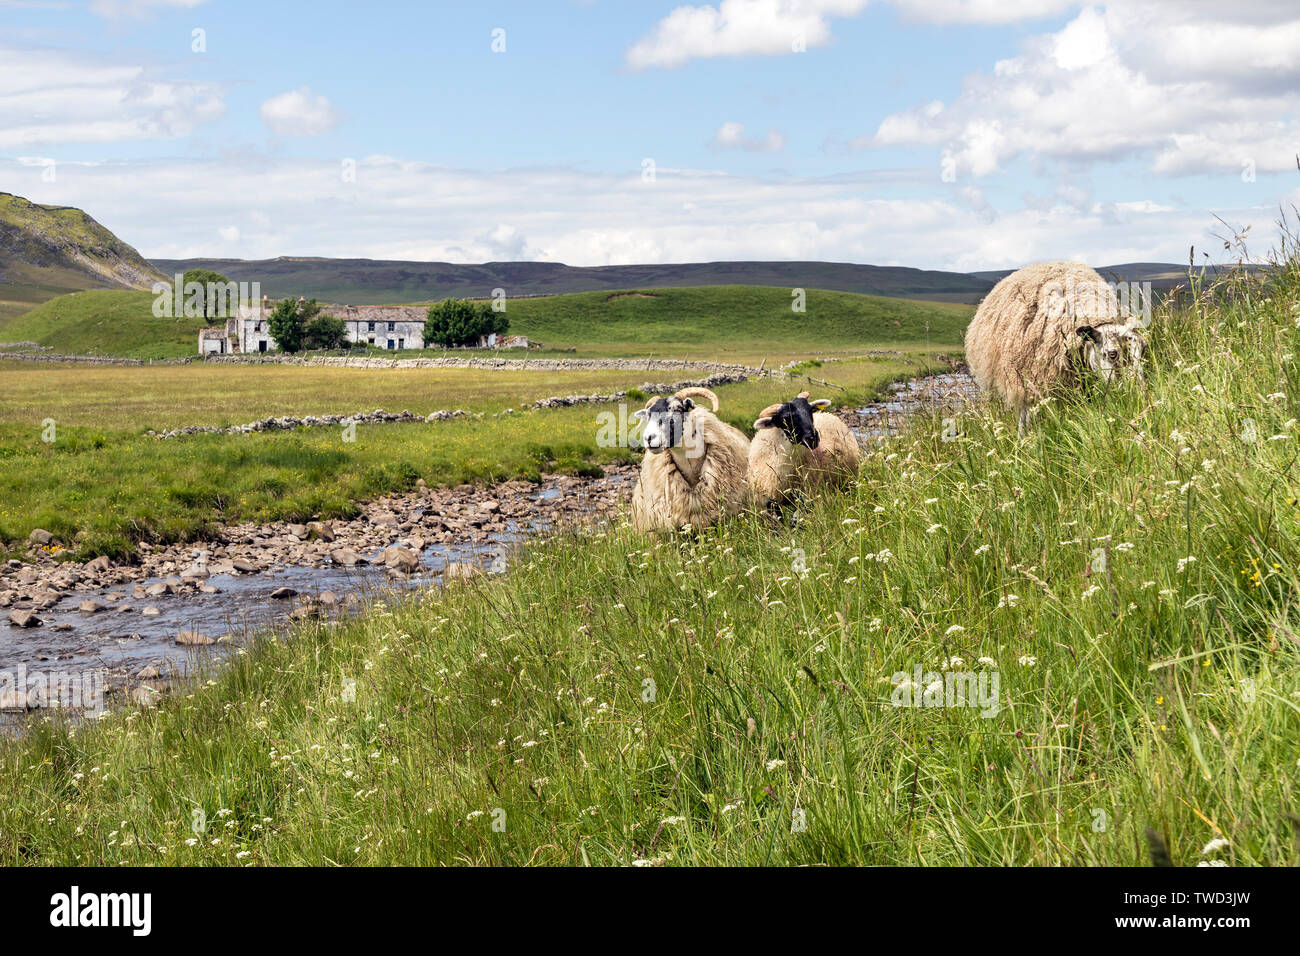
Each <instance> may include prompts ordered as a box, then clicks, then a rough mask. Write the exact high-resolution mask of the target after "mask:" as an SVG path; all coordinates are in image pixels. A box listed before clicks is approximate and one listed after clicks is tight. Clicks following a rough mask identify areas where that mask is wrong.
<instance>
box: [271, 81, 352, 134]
mask: <svg viewBox="0 0 1300 956" xmlns="http://www.w3.org/2000/svg"><path fill="white" fill-rule="evenodd" d="M259 112H260V113H261V116H262V122H264V123H265V124H266V125H267V126H269V127H271V129H272V130H274V131H275V132H277V133H279V134H280V135H281V136H316V135H318V134H320V133H324V132H326V131H328V130H331V129H333V128H334V127H335V126H336V125H337V124H338V121H339V114H338V110H336V109H334V105H333V104H332V103H330V101H329V100H328V99H326V98H325V97H324V96H321V95H319V94H316V93H313V92H312V91H311V90H310V89H308V88H307V87H305V86H303V87H299V88H298V89H296V90H290V91H289V92H288V93H281V94H280V95H279V96H273V97H271V98H270V99H269V100H267V101H266V102H265V103H263V104H262V107H261V110H260V111H259Z"/></svg>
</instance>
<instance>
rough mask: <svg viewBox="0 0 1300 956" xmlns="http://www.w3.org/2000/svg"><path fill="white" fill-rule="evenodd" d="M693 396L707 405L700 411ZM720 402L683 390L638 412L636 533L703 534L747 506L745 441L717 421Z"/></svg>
mask: <svg viewBox="0 0 1300 956" xmlns="http://www.w3.org/2000/svg"><path fill="white" fill-rule="evenodd" d="M692 396H695V397H703V398H706V399H708V400H709V401H710V402H711V403H712V406H713V410H712V411H709V410H708V409H705V408H701V407H700V406H698V405H696V404H695V403H694V402H693V401H691V398H692ZM717 410H718V396H717V395H715V394H713V392H711V391H709V390H708V389H707V388H684V389H682V390H681V391H679V392H677V393H676V394H674V395H671V396H669V397H667V398H654V399H651V400H650V402H649V403H647V405H646V407H645V408H643V409H640V410H638V411H637V412H636V414H635V416H634V417H636V418H637V419H639V420H640V421H641V422H642V429H641V442H642V444H643V445H645V448H646V453H645V457H644V458H643V459H642V460H641V477H640V478H639V479H638V481H637V484H636V488H635V489H634V490H633V492H632V523H633V525H635V527H636V528H637V529H638V530H641V531H651V530H659V529H671V528H680V527H682V526H683V525H687V524H689V525H691V526H692V527H695V528H702V527H705V526H707V525H710V524H712V523H713V522H715V521H717V520H718V519H719V518H721V517H722V516H723V515H728V514H736V513H738V512H739V511H741V510H743V509H744V508H745V506H746V505H747V504H748V501H749V496H748V493H747V491H746V488H745V470H746V462H747V460H748V455H749V439H747V438H746V437H745V436H744V434H743V433H742V432H741V431H740V430H739V429H736V428H733V427H732V426H730V425H728V424H726V423H725V422H723V421H721V420H719V419H718V417H717V415H716V414H715V413H716V412H717Z"/></svg>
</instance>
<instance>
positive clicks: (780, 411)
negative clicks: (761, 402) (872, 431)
mask: <svg viewBox="0 0 1300 956" xmlns="http://www.w3.org/2000/svg"><path fill="white" fill-rule="evenodd" d="M830 404H831V403H830V402H829V401H827V400H826V399H824V398H819V399H817V400H815V401H814V400H810V399H809V397H808V393H807V392H800V393H799V394H798V395H797V396H795V398H793V399H792V400H791V401H788V402H785V403H783V404H780V405H772V406H770V407H768V408H765V409H764V410H763V413H762V414H761V415H760V416H759V417H758V420H757V421H756V422H754V429H755V432H754V440H753V441H752V442H750V445H749V470H748V480H749V493H750V495H751V497H752V498H753V500H754V502H755V504H758V505H768V504H770V503H773V502H775V503H776V504H783V503H786V502H789V501H790V500H791V498H792V496H793V495H794V494H795V493H796V492H798V491H799V490H804V491H814V490H816V489H818V488H824V487H829V486H832V485H838V484H843V483H844V482H846V481H848V480H850V479H852V478H853V477H854V476H856V475H857V473H858V462H859V461H860V459H861V453H860V452H859V450H858V440H857V439H856V438H854V437H853V432H851V431H849V427H848V426H847V425H845V424H844V422H842V421H840V420H839V419H838V418H836V417H835V416H834V415H830V414H827V413H826V412H824V411H822V409H824V408H828V407H830Z"/></svg>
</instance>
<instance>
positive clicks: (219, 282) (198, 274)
mask: <svg viewBox="0 0 1300 956" xmlns="http://www.w3.org/2000/svg"><path fill="white" fill-rule="evenodd" d="M181 295H182V296H183V297H184V301H185V310H186V314H187V315H190V314H193V315H195V316H199V315H201V316H203V318H204V319H205V320H206V321H207V323H208V325H211V324H212V322H213V320H214V319H224V318H226V317H228V316H230V315H233V314H234V312H235V309H236V308H237V307H238V305H239V286H238V285H237V284H236V283H234V282H231V281H230V280H229V279H227V278H226V277H225V276H223V275H222V274H221V273H220V272H213V271H212V270H211V269H187V270H186V271H185V274H184V275H183V276H181Z"/></svg>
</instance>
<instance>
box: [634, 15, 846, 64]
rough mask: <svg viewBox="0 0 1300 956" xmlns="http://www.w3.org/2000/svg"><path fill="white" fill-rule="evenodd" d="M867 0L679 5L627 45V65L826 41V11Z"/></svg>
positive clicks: (778, 50)
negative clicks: (649, 30)
mask: <svg viewBox="0 0 1300 956" xmlns="http://www.w3.org/2000/svg"><path fill="white" fill-rule="evenodd" d="M866 6H867V0H722V2H721V3H720V4H719V5H718V6H717V7H712V6H681V7H678V8H677V9H675V10H673V11H672V13H670V14H668V16H667V17H665V18H664V19H663V20H660V21H659V23H658V24H657V25H656V26H655V28H654V29H653V30H652V31H651V33H650V34H649V35H648V36H646V37H643V38H642V39H640V40H638V41H637V42H636V43H635V44H633V45H632V47H631V48H630V49H629V50H628V51H627V64H628V66H630V67H632V68H633V69H637V70H640V69H645V68H647V67H656V66H657V67H675V66H680V65H681V64H683V63H685V62H686V61H687V60H691V59H695V58H697V57H715V56H747V55H753V54H763V55H771V54H777V53H791V52H797V51H799V50H801V49H811V48H812V47H816V46H823V45H825V44H826V43H828V42H830V38H831V28H830V19H829V18H830V17H847V16H854V15H856V14H858V13H860V12H861V11H862V10H863V9H864V8H865V7H866Z"/></svg>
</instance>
